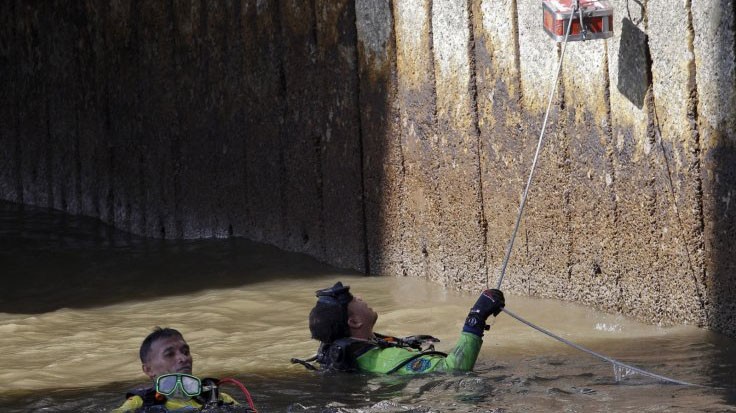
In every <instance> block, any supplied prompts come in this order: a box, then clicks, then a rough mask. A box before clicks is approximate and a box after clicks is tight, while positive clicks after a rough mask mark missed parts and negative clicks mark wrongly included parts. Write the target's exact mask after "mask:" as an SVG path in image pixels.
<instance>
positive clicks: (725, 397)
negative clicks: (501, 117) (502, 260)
mask: <svg viewBox="0 0 736 413" xmlns="http://www.w3.org/2000/svg"><path fill="white" fill-rule="evenodd" d="M0 269H1V271H2V280H3V284H4V287H3V288H2V292H0V349H2V352H0V411H4V412H61V411H64V412H66V411H79V412H98V411H109V410H110V409H112V408H114V407H117V406H118V405H120V404H121V403H122V401H123V394H124V393H125V391H126V390H127V389H129V388H131V387H134V386H136V385H140V384H145V383H146V378H145V376H144V375H143V373H142V372H141V368H140V362H139V360H138V348H139V346H140V342H141V340H142V339H143V337H144V336H145V335H146V334H148V332H149V331H150V330H151V328H153V327H154V326H170V327H174V328H176V329H179V330H180V331H181V332H182V333H184V336H185V338H186V339H187V341H188V342H189V344H190V345H191V347H192V351H193V355H194V373H195V374H197V375H200V376H214V377H226V376H227V377H234V378H236V379H238V380H240V381H242V382H243V383H245V385H246V386H247V387H248V389H249V390H250V393H251V394H252V395H253V398H254V401H255V403H256V406H257V407H258V408H259V411H261V412H338V411H345V412H359V411H360V412H373V411H375V412H393V411H395V412H406V411H414V412H428V411H432V412H444V411H455V412H476V411H478V412H482V411H495V412H499V411H508V412H537V411H567V412H591V411H601V412H618V411H647V412H665V411H667V412H669V411H736V390H734V389H735V388H736V374H735V373H734V371H735V370H734V367H735V366H736V340H733V339H730V338H727V337H723V336H720V335H718V334H714V333H711V332H708V331H705V330H701V329H697V328H694V327H690V326H680V327H673V328H663V327H658V326H652V325H646V324H641V323H638V322H635V321H633V320H631V319H627V318H625V317H622V316H619V315H612V314H605V313H601V312H597V311H594V310H591V309H589V308H584V307H581V306H577V305H574V304H570V303H563V302H558V301H552V300H539V299H532V298H528V297H521V296H514V295H511V294H507V305H508V308H509V309H512V310H513V311H514V312H515V313H516V314H519V315H521V316H522V317H524V318H526V319H527V320H529V321H531V322H533V323H536V324H538V325H540V326H543V327H545V328H547V329H549V330H552V331H553V332H555V333H556V334H558V335H560V336H562V337H564V338H566V339H568V340H572V341H574V342H576V343H578V344H581V345H583V346H586V347H589V348H591V349H593V350H594V351H597V352H599V353H602V354H605V355H607V356H610V357H612V358H615V359H617V360H620V361H622V362H625V363H629V364H633V365H635V366H637V367H640V368H643V369H646V370H650V371H652V372H655V373H658V374H662V375H665V376H670V377H673V378H677V379H679V380H684V381H688V382H694V383H699V384H703V385H705V386H707V387H689V386H680V385H671V384H665V383H662V382H659V381H657V380H654V379H651V378H648V377H642V376H640V375H638V374H628V375H624V376H623V377H618V380H617V377H616V374H614V370H613V368H612V366H611V364H610V363H606V362H602V361H600V360H598V359H595V358H592V357H591V356H589V355H587V354H584V353H581V352H579V351H577V350H574V349H572V348H570V347H567V346H564V345H562V344H560V343H558V342H557V341H554V340H552V339H550V338H548V337H546V336H544V335H542V334H540V333H538V332H536V331H534V330H532V329H531V328H529V327H528V326H525V325H523V324H521V323H519V322H517V321H515V320H513V319H512V318H510V317H508V316H506V315H504V314H502V315H500V316H499V317H498V318H497V319H496V321H495V323H494V325H493V327H492V329H491V331H490V332H488V333H486V337H485V342H484V345H483V348H482V351H481V353H480V356H479V358H478V362H477V364H476V368H475V370H474V371H473V372H470V373H457V374H431V375H426V376H421V377H414V378H405V377H393V376H372V375H344V374H340V375H324V374H317V373H314V372H310V371H307V370H306V369H304V368H303V367H302V366H299V365H294V364H291V363H290V362H289V359H290V358H291V357H307V356H310V355H312V354H313V353H314V351H315V349H316V345H317V343H316V342H314V341H312V340H310V338H309V333H308V329H307V322H306V317H307V314H308V312H309V309H310V308H311V306H312V305H313V304H314V291H315V290H316V289H319V288H323V287H326V286H329V285H331V284H332V283H334V282H335V281H337V280H342V281H343V282H344V283H346V284H349V285H351V288H352V290H353V291H354V292H355V293H358V294H360V295H361V296H362V297H363V298H364V299H365V300H366V301H368V302H369V304H370V305H371V306H372V307H373V308H374V309H376V310H377V311H378V313H379V314H380V316H379V320H378V323H377V326H376V330H377V331H380V332H384V333H390V334H394V335H409V334H419V333H422V334H432V335H434V336H436V337H438V338H440V339H441V340H442V341H441V342H440V343H439V345H438V349H439V350H448V349H450V348H451V347H452V345H453V344H454V341H455V340H456V339H457V338H458V336H459V332H460V329H461V325H462V321H463V319H464V317H465V315H466V314H467V311H468V309H469V308H470V306H471V305H472V304H473V302H474V301H475V298H476V296H475V295H474V294H469V293H465V292H457V291H452V290H447V289H445V288H443V287H442V286H441V285H437V284H432V283H429V282H426V281H424V280H422V279H415V278H397V277H392V276H381V277H375V276H374V277H364V276H362V275H360V274H356V273H353V272H350V271H345V270H340V269H336V268H333V267H330V266H327V265H324V264H321V263H319V262H316V261H315V260H313V259H311V258H309V257H306V256H304V255H301V254H294V253H288V252H284V251H281V250H278V249H276V248H274V247H271V246H267V245H262V244H256V243H253V242H250V241H246V240H242V239H225V240H199V241H158V240H148V239H142V238H138V237H135V236H131V235H130V234H126V233H123V232H120V231H117V230H114V229H112V228H110V227H108V226H106V225H103V224H101V223H99V222H98V221H96V220H92V219H87V218H79V217H71V216H67V215H64V214H61V213H59V212H53V211H47V210H43V209H37V208H30V207H25V208H23V207H20V206H18V205H15V204H10V203H4V202H3V203H0ZM509 270H510V271H513V269H512V268H511V267H510V269H509ZM225 390H226V391H227V392H228V393H230V394H232V395H234V396H235V397H236V398H239V399H240V400H241V401H243V400H244V398H243V397H242V394H241V393H239V391H238V390H237V389H236V388H229V389H225Z"/></svg>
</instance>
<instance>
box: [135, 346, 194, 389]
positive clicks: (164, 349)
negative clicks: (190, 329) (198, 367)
mask: <svg viewBox="0 0 736 413" xmlns="http://www.w3.org/2000/svg"><path fill="white" fill-rule="evenodd" d="M143 372H144V373H146V375H147V376H148V377H150V378H151V379H155V378H156V377H158V376H160V375H162V374H167V373H186V374H192V355H191V353H189V344H187V342H186V341H184V339H183V338H181V337H178V336H173V337H164V338H160V339H158V340H156V341H154V342H153V343H152V344H151V350H150V351H149V352H148V360H146V362H145V363H144V364H143Z"/></svg>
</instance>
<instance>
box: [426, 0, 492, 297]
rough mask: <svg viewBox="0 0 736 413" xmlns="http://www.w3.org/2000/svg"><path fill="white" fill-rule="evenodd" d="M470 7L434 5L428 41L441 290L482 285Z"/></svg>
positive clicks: (454, 1)
mask: <svg viewBox="0 0 736 413" xmlns="http://www.w3.org/2000/svg"><path fill="white" fill-rule="evenodd" d="M469 12H470V3H469V2H468V1H467V0H434V1H433V3H432V36H433V45H434V48H433V50H434V68H435V71H434V73H435V82H436V93H437V122H438V125H437V129H436V131H437V132H436V133H437V135H438V136H437V138H438V139H437V147H436V150H437V151H438V152H437V157H438V159H439V162H440V164H439V175H438V181H437V194H438V196H439V207H440V209H441V211H442V216H443V217H444V218H442V219H441V220H440V221H438V222H436V225H437V228H438V230H439V233H440V234H441V237H442V251H441V254H440V259H441V261H442V264H443V268H444V271H443V279H444V280H443V282H444V283H445V285H453V286H457V287H459V286H461V285H464V286H466V287H467V286H468V285H475V286H477V287H481V286H484V285H485V271H486V268H485V261H486V260H485V254H486V251H485V233H484V220H483V210H482V207H481V201H482V198H481V191H480V186H481V182H480V163H479V162H480V159H479V147H478V146H479V136H478V135H479V132H478V129H477V126H478V125H477V116H476V115H477V112H476V106H475V103H476V102H475V72H474V71H472V70H471V69H472V67H471V50H472V47H473V44H472V43H471V41H472V40H471V39H472V35H473V33H472V32H471V21H470V14H469Z"/></svg>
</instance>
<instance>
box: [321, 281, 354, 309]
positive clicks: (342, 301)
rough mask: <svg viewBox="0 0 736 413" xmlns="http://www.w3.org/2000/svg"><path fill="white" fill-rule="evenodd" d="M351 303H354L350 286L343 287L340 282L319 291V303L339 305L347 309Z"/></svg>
mask: <svg viewBox="0 0 736 413" xmlns="http://www.w3.org/2000/svg"><path fill="white" fill-rule="evenodd" d="M351 301H353V295H352V294H350V286H349V285H342V282H340V281H338V282H336V283H335V285H333V286H332V287H330V288H325V289H323V290H317V302H318V303H324V304H332V305H339V306H341V307H345V308H347V306H348V304H349V303H350V302H351Z"/></svg>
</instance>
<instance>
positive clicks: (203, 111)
mask: <svg viewBox="0 0 736 413" xmlns="http://www.w3.org/2000/svg"><path fill="white" fill-rule="evenodd" d="M216 7H218V5H214V4H212V3H192V2H182V3H181V4H178V5H177V8H176V13H177V19H178V22H177V23H178V24H177V25H178V27H179V36H178V37H179V41H180V42H181V43H180V46H181V48H182V49H181V52H180V58H181V59H182V61H183V62H182V65H183V66H184V65H186V64H187V63H190V66H188V67H185V68H184V69H183V73H182V80H183V82H184V83H183V84H184V85H185V86H184V87H183V88H182V91H183V92H185V91H188V93H185V94H184V96H183V105H184V106H183V107H182V108H181V111H180V113H181V114H182V118H181V119H180V121H181V149H180V150H181V170H180V181H179V182H180V189H179V190H178V191H179V192H178V193H179V195H178V197H177V198H178V199H179V202H180V203H179V205H180V210H181V215H180V216H181V222H182V233H183V236H184V237H185V238H197V237H213V236H216V235H221V229H220V228H219V227H218V218H220V214H221V211H219V210H218V209H217V208H216V207H215V205H216V204H217V201H218V196H219V195H218V185H219V183H218V182H217V181H216V178H217V176H218V168H219V165H218V162H217V159H216V158H217V155H216V154H217V153H221V152H220V151H222V142H221V140H220V138H219V137H218V136H219V135H218V134H217V131H218V130H219V129H218V125H217V124H216V122H217V120H216V116H215V113H216V110H217V104H218V102H217V100H216V99H217V96H218V95H217V91H216V90H215V87H214V85H213V78H214V77H216V76H217V75H218V74H219V73H218V71H217V70H218V64H219V62H218V60H217V57H218V56H219V51H218V50H217V49H216V47H215V45H214V39H213V36H215V33H213V30H217V29H215V26H216V24H215V23H214V22H217V21H218V20H217V14H216V13H215V12H214V8H216Z"/></svg>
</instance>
